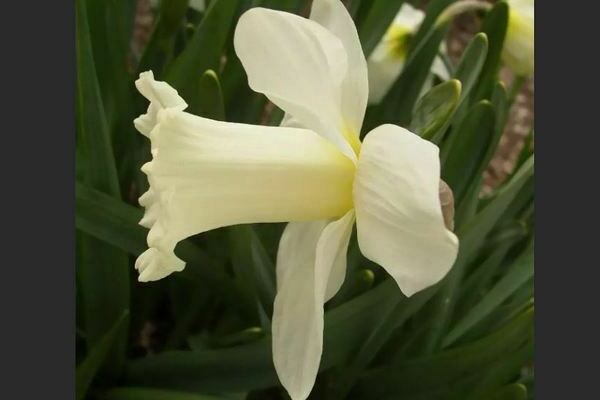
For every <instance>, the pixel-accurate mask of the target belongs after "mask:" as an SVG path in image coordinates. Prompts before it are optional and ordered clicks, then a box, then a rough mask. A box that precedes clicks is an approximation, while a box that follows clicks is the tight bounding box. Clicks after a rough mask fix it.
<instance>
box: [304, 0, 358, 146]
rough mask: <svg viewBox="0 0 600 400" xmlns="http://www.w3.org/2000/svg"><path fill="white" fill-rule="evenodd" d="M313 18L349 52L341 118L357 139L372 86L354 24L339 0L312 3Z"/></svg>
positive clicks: (318, 0) (311, 15)
mask: <svg viewBox="0 0 600 400" xmlns="http://www.w3.org/2000/svg"><path fill="white" fill-rule="evenodd" d="M310 19H311V20H313V21H316V22H318V23H319V24H321V25H322V26H323V27H325V28H326V29H327V30H328V31H330V32H331V33H333V34H334V35H335V36H337V37H338V38H339V39H340V40H341V41H342V43H343V45H344V48H345V49H346V53H347V55H348V72H347V74H346V77H345V79H344V82H343V83H342V115H343V117H344V120H345V121H346V124H347V128H348V129H349V130H350V131H349V132H348V133H347V134H352V135H356V136H357V137H358V135H360V129H361V127H362V123H363V118H364V115H365V110H366V107H367V99H368V93H369V84H368V78H367V62H366V60H365V55H364V53H363V51H362V46H361V44H360V39H359V38H358V32H357V31H356V26H355V25H354V21H352V17H351V16H350V14H349V13H348V10H346V7H345V6H344V5H343V4H342V2H341V1H339V0H313V4H312V9H311V13H310Z"/></svg>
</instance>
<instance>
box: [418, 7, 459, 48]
mask: <svg viewBox="0 0 600 400" xmlns="http://www.w3.org/2000/svg"><path fill="white" fill-rule="evenodd" d="M455 1H456V0H432V1H430V2H429V4H428V5H427V9H426V10H425V18H424V19H423V22H421V24H420V25H419V30H418V31H417V33H416V35H415V37H414V38H413V40H412V43H413V46H412V48H413V49H415V48H416V46H418V45H419V44H420V43H421V41H423V40H424V39H425V38H426V37H427V35H428V34H429V32H430V31H431V30H432V29H434V25H435V23H436V21H437V19H438V17H439V15H440V14H441V13H442V11H444V10H445V9H446V8H447V7H448V6H449V5H450V4H452V3H454V2H455Z"/></svg>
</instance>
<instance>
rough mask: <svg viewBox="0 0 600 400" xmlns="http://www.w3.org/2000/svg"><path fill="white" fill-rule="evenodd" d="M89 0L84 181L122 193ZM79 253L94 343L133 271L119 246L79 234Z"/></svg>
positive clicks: (80, 19)
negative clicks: (90, 22) (95, 53)
mask: <svg viewBox="0 0 600 400" xmlns="http://www.w3.org/2000/svg"><path fill="white" fill-rule="evenodd" d="M85 7H86V3H85V0H78V1H77V3H76V7H75V8H76V50H77V51H76V60H77V93H76V95H77V102H76V105H77V109H76V113H77V134H78V143H77V146H78V147H79V149H80V151H79V152H78V153H77V155H78V156H80V157H81V158H80V159H79V160H77V162H78V163H85V166H84V168H83V171H84V173H85V176H84V180H85V182H86V183H87V184H88V185H90V186H91V187H94V188H95V189H97V190H99V191H100V192H103V193H106V196H107V197H109V196H113V197H116V198H119V197H120V193H119V183H118V179H117V171H116V167H115V160H114V156H113V152H112V146H111V142H110V137H109V132H108V126H107V123H106V118H105V114H104V107H103V104H102V98H101V95H100V89H99V86H98V79H97V75H96V68H95V64H94V58H93V55H92V49H91V41H90V36H89V26H88V17H87V11H86V8H85ZM79 243H80V246H81V248H80V249H81V257H80V260H79V261H80V263H79V265H78V266H77V274H78V276H79V277H78V279H79V282H80V283H81V290H82V292H83V293H85V296H84V301H83V307H84V316H85V329H86V339H87V344H88V346H89V347H90V348H91V347H94V345H96V343H98V342H99V341H100V340H101V339H102V338H103V337H104V335H105V334H106V332H108V331H109V330H110V329H111V327H113V326H114V324H115V321H117V320H118V319H119V318H120V317H121V315H122V314H123V312H124V311H126V310H128V308H129V271H128V260H127V255H126V254H125V253H123V252H122V251H120V250H118V249H117V248H115V247H113V246H110V245H107V244H106V243H104V242H101V241H98V240H97V239H95V238H92V237H89V236H87V235H82V236H81V237H80V242H79ZM126 339H127V328H124V329H123V330H122V331H120V332H119V335H118V337H117V338H116V339H115V341H114V343H115V345H114V346H113V349H112V351H111V354H110V356H109V357H108V363H109V364H110V367H107V369H106V370H107V371H108V372H110V373H112V374H118V373H119V370H120V367H121V364H122V361H123V358H124V352H125V346H126Z"/></svg>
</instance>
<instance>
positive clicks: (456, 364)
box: [361, 308, 533, 398]
mask: <svg viewBox="0 0 600 400" xmlns="http://www.w3.org/2000/svg"><path fill="white" fill-rule="evenodd" d="M532 335H533V308H530V309H528V310H526V311H525V312H523V313H522V314H521V315H519V316H518V317H517V318H515V319H514V320H512V321H510V323H509V324H507V325H505V326H504V327H502V328H501V329H499V330H498V331H496V332H494V333H493V334H491V335H489V336H487V337H485V338H483V339H481V340H478V341H476V342H474V343H470V344H468V345H465V346H462V347H459V348H456V349H452V350H446V351H444V352H441V353H439V354H435V355H432V356H426V357H420V358H417V359H414V360H408V361H405V362H403V363H402V364H400V365H398V366H396V367H394V368H389V367H382V368H379V369H376V370H373V371H372V372H369V373H367V374H365V375H364V377H363V378H362V382H361V386H362V387H363V388H364V389H365V390H366V391H367V392H368V393H369V398H381V397H383V396H384V395H386V394H391V393H393V394H394V398H409V396H411V395H414V394H419V393H427V392H431V391H434V390H435V389H436V388H444V389H445V390H444V391H446V390H449V389H451V388H452V387H453V386H454V385H456V383H457V381H458V380H460V379H464V378H465V377H467V376H469V375H475V376H477V375H479V374H480V373H481V371H482V370H484V369H487V368H490V366H493V365H495V364H496V363H497V362H498V360H502V358H503V357H504V356H505V355H506V354H510V353H511V352H513V351H515V350H517V349H519V348H520V347H521V346H522V345H523V343H525V342H526V341H527V340H528V339H529V338H531V337H532ZM386 398H390V397H386ZM421 398H437V397H421Z"/></svg>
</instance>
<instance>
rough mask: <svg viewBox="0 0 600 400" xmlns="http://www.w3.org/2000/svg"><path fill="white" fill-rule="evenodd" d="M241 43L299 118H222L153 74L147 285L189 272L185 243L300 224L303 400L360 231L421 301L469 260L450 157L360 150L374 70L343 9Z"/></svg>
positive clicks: (283, 361)
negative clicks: (449, 178) (195, 108)
mask: <svg viewBox="0 0 600 400" xmlns="http://www.w3.org/2000/svg"><path fill="white" fill-rule="evenodd" d="M234 46H235V50H236V53H237V55H238V57H239V58H240V60H241V62H242V64H243V66H244V69H245V70H246V73H247V75H248V81H249V84H250V87H251V88H252V89H253V90H255V91H257V92H260V93H264V94H265V95H266V96H267V97H268V98H269V99H270V100H271V101H272V102H273V103H275V104H276V105H277V106H278V107H280V108H282V109H283V110H284V111H285V112H286V123H285V125H287V126H279V127H266V126H254V125H245V124H237V123H228V122H222V121H213V120H210V119H206V118H201V117H198V116H194V115H191V114H188V113H186V112H185V111H184V109H185V108H186V103H185V101H184V100H183V99H181V98H180V97H179V96H178V94H177V92H176V91H175V90H174V89H173V88H171V87H170V86H169V85H168V84H166V83H164V82H157V81H155V80H154V78H153V75H152V73H151V72H145V73H142V74H141V75H140V78H139V80H138V81H136V86H137V88H138V89H139V91H140V92H141V93H142V94H143V95H144V96H145V97H146V98H148V99H149V100H150V106H149V108H148V112H147V113H146V114H144V115H142V116H140V117H139V118H137V119H136V120H135V126H136V127H137V129H138V130H139V131H140V132H141V133H142V134H144V135H146V136H147V137H149V139H150V141H151V151H152V156H153V159H152V161H150V162H149V163H147V164H145V165H144V167H143V168H142V169H143V171H144V172H145V173H146V174H147V175H148V180H149V182H150V189H149V191H148V192H146V193H145V194H144V195H143V196H142V197H141V198H140V203H141V204H142V206H144V207H145V208H146V212H145V215H144V218H143V220H142V221H141V224H142V225H144V226H146V227H148V228H150V232H149V234H148V245H149V247H150V248H149V249H148V250H147V251H146V252H144V253H143V254H142V255H140V257H139V258H138V260H137V261H136V268H137V269H138V271H139V272H140V275H139V280H140V281H150V280H156V279H161V278H163V277H165V276H167V275H168V274H170V273H171V272H174V271H180V270H181V269H182V268H183V266H184V263H183V261H182V260H180V259H179V258H178V257H177V256H176V255H175V254H174V248H175V245H176V244H177V242H179V241H180V240H182V239H184V238H186V237H189V236H191V235H194V234H197V233H201V232H205V231H208V230H211V229H216V228H219V227H223V226H228V225H235V224H243V223H259V222H283V221H290V223H289V224H288V225H287V227H286V228H285V231H284V233H283V235H282V237H281V242H280V245H279V251H278V254H277V267H276V269H277V270H276V273H277V295H276V298H275V304H274V311H273V320H272V324H273V325H272V336H273V359H274V365H275V368H276V371H277V374H278V376H279V378H280V380H281V383H282V384H283V386H284V387H285V388H286V389H287V391H288V393H289V394H290V396H291V397H292V399H294V400H303V399H306V398H307V397H308V395H309V393H310V391H311V389H312V387H313V385H314V382H315V379H316V376H317V373H318V369H319V363H320V359H321V353H322V347H323V317H324V315H323V305H324V303H325V302H326V301H327V300H329V299H330V298H332V297H333V296H334V295H335V293H336V292H337V291H338V289H339V288H340V286H341V285H342V282H343V280H344V277H345V271H346V252H347V248H348V242H349V240H350V236H351V234H352V229H353V226H354V224H355V222H356V226H357V232H358V243H359V246H360V249H361V251H362V253H363V254H364V255H365V256H366V257H367V258H369V259H370V260H373V261H374V262H376V263H378V264H379V265H381V266H382V267H383V268H384V269H385V270H386V271H387V272H389V274H390V275H391V276H392V278H393V279H394V280H395V281H396V282H397V284H398V286H399V287H400V289H401V291H402V292H403V293H404V294H405V295H407V296H410V295H412V294H414V293H416V292H418V291H420V290H422V289H424V288H426V287H428V286H430V285H433V284H435V283H436V282H438V281H439V280H440V279H442V278H443V277H444V276H445V275H446V273H447V272H448V270H449V269H450V267H451V266H452V264H453V263H454V260H455V258H456V255H457V251H458V239H457V238H456V236H455V235H454V234H453V233H452V232H451V231H449V230H448V229H446V227H445V225H444V217H443V215H442V211H441V203H440V199H439V197H438V190H439V185H440V162H439V155H438V148H437V147H436V146H435V145H434V144H432V143H430V142H428V141H425V140H423V139H421V138H420V137H418V136H417V135H415V134H413V133H411V132H409V131H407V130H406V129H404V128H401V127H399V126H395V125H382V126H379V127H377V128H375V129H373V130H372V131H371V132H369V133H368V134H367V136H366V138H365V139H364V141H363V142H362V143H361V141H360V139H359V132H360V130H361V126H362V122H363V117H364V114H365V109H366V104H367V97H368V82H367V63H366V60H365V57H364V54H363V52H362V49H361V45H360V42H359V39H358V34H357V32H356V28H355V26H354V23H353V21H352V19H351V17H350V15H349V14H348V12H347V11H346V9H345V7H344V5H343V4H342V3H341V2H340V1H339V0H314V1H313V6H312V10H311V14H310V19H305V18H302V17H299V16H297V15H293V14H289V13H285V12H279V11H273V10H268V9H263V8H253V9H250V10H249V11H247V12H246V13H244V14H243V15H242V16H241V18H240V20H239V22H238V24H237V27H236V31H235V36H234Z"/></svg>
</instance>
